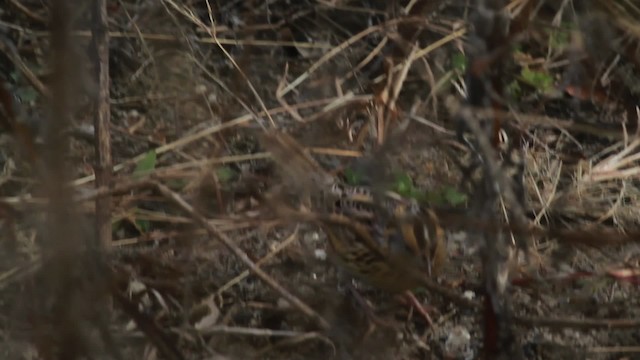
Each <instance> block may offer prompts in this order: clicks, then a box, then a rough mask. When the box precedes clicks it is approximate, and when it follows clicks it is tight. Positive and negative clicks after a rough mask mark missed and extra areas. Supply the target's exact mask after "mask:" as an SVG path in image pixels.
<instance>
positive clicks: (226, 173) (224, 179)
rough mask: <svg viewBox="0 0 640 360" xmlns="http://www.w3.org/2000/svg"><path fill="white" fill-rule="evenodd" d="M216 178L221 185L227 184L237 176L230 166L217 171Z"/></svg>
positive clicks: (221, 167)
mask: <svg viewBox="0 0 640 360" xmlns="http://www.w3.org/2000/svg"><path fill="white" fill-rule="evenodd" d="M216 176H217V177H218V181H220V183H221V184H226V183H228V182H230V181H231V180H232V179H233V178H234V177H235V176H236V172H235V171H233V169H232V168H230V167H229V166H220V167H219V168H217V169H216Z"/></svg>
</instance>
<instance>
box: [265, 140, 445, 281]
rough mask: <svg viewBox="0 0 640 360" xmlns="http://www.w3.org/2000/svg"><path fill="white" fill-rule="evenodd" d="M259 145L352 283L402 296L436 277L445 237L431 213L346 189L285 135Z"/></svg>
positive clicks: (407, 202)
mask: <svg viewBox="0 0 640 360" xmlns="http://www.w3.org/2000/svg"><path fill="white" fill-rule="evenodd" d="M261 142H262V144H263V146H264V147H265V148H266V149H267V150H268V151H269V152H270V153H271V156H272V158H273V159H274V161H275V162H276V164H277V165H278V166H279V168H280V169H281V170H282V172H283V175H284V177H285V179H284V180H285V181H290V180H293V181H294V182H296V183H297V184H295V185H292V186H289V187H288V188H291V187H296V186H297V187H299V189H298V190H301V191H302V192H303V193H306V196H307V198H308V200H310V201H308V202H310V203H311V205H310V207H311V213H310V214H307V218H308V219H310V220H312V221H315V222H317V223H318V224H319V225H320V227H321V228H322V230H323V231H324V232H325V233H326V236H327V240H328V243H329V248H330V255H331V258H333V259H334V260H335V262H337V263H338V264H339V265H340V266H341V267H342V268H344V269H345V270H346V271H347V272H349V273H350V274H351V275H353V276H354V277H356V278H360V279H362V280H364V281H365V282H366V283H368V284H370V285H372V286H374V287H376V288H379V289H381V290H384V291H387V292H389V293H404V292H406V291H408V290H411V289H414V288H416V287H418V286H420V285H421V277H423V276H431V277H435V276H437V275H438V272H439V271H440V270H441V268H442V267H443V265H444V263H445V261H446V259H447V254H446V249H445V242H444V239H445V233H444V230H443V228H442V227H441V226H440V224H439V221H438V217H437V215H436V214H435V212H434V211H432V210H431V209H429V208H426V207H423V206H420V205H419V204H418V203H417V201H416V200H415V199H406V198H403V197H402V196H400V195H398V194H397V193H394V192H392V191H383V192H382V193H381V194H378V193H377V191H374V190H373V189H372V188H371V187H366V186H353V185H349V184H345V183H344V182H342V181H340V180H339V179H338V178H337V177H335V176H332V175H331V174H330V173H328V172H327V171H326V170H324V169H323V168H322V166H320V165H319V164H318V163H317V162H316V161H315V159H314V158H313V157H312V156H311V155H310V154H309V152H308V151H307V149H305V148H304V147H303V146H301V145H300V144H299V143H298V142H297V141H296V140H294V139H293V138H292V137H291V136H289V135H288V134H286V133H283V132H278V131H275V130H271V131H267V132H265V133H264V134H263V135H262V138H261Z"/></svg>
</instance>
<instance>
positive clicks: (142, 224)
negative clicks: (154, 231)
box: [136, 219, 151, 234]
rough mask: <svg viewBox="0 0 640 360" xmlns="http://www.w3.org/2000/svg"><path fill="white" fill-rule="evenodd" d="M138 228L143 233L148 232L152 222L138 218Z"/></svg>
mask: <svg viewBox="0 0 640 360" xmlns="http://www.w3.org/2000/svg"><path fill="white" fill-rule="evenodd" d="M136 228H137V229H138V231H140V233H141V234H144V233H147V232H149V229H150V228H151V222H150V221H149V220H140V219H136Z"/></svg>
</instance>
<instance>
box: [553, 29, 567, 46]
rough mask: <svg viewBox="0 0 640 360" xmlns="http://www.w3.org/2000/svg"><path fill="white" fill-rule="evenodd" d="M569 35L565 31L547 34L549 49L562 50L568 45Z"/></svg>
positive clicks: (560, 30) (559, 30)
mask: <svg viewBox="0 0 640 360" xmlns="http://www.w3.org/2000/svg"><path fill="white" fill-rule="evenodd" d="M569 39H570V33H569V31H567V30H565V29H557V30H553V31H551V34H549V47H550V48H552V49H557V50H562V49H564V48H566V47H567V45H569Z"/></svg>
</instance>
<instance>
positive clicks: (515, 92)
mask: <svg viewBox="0 0 640 360" xmlns="http://www.w3.org/2000/svg"><path fill="white" fill-rule="evenodd" d="M507 94H509V96H511V97H512V98H514V99H520V98H521V97H522V88H521V87H520V84H519V83H518V81H516V80H514V81H512V82H511V84H509V85H507Z"/></svg>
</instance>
